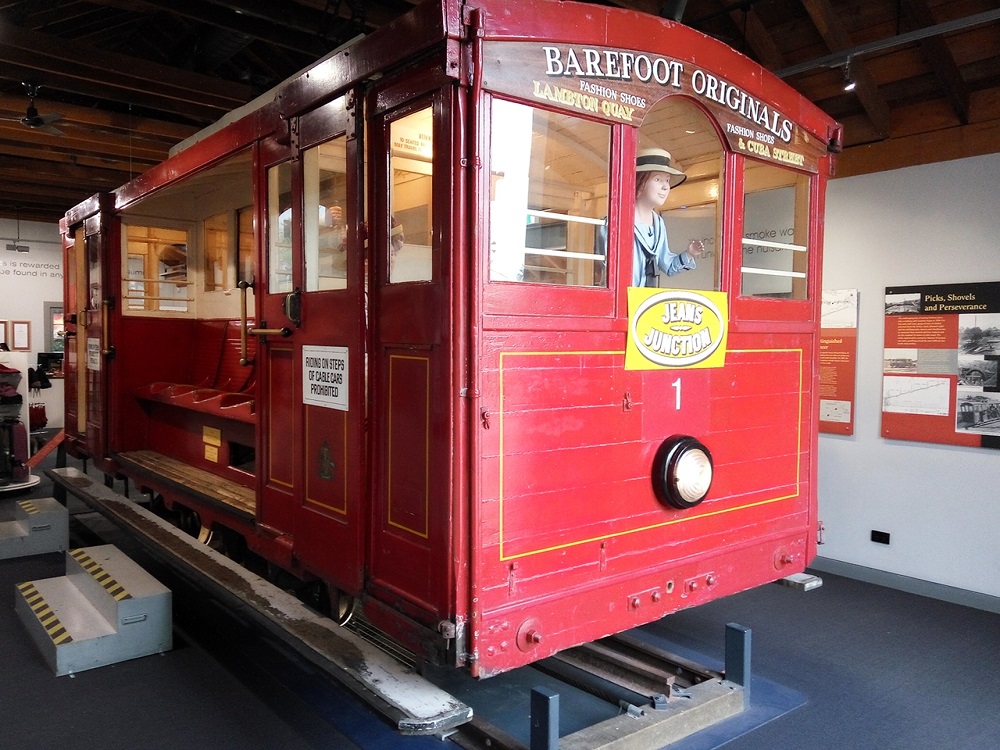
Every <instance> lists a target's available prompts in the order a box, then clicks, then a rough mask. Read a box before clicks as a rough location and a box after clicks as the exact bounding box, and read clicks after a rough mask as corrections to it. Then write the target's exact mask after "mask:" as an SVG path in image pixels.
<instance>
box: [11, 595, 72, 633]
mask: <svg viewBox="0 0 1000 750" xmlns="http://www.w3.org/2000/svg"><path fill="white" fill-rule="evenodd" d="M17 590H18V591H20V592H21V596H23V597H24V600H25V601H26V602H27V603H28V606H29V607H31V611H32V612H34V613H35V617H37V618H38V622H40V623H41V624H42V627H43V628H45V632H46V633H48V635H49V638H51V639H52V642H53V643H54V644H56V645H57V646H61V645H62V644H64V643H70V642H72V640H73V636H71V635H70V634H69V632H68V631H67V630H66V627H65V626H64V625H63V624H62V623H61V622H59V618H58V617H56V614H55V612H53V611H52V607H50V606H49V603H48V602H47V601H45V598H44V597H43V596H42V595H41V594H39V593H38V589H36V588H35V584H34V583H32V582H31V581H27V582H25V583H19V584H17Z"/></svg>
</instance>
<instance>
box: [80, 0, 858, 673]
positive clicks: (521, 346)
mask: <svg viewBox="0 0 1000 750" xmlns="http://www.w3.org/2000/svg"><path fill="white" fill-rule="evenodd" d="M839 143H840V128H839V126H838V125H837V124H836V123H835V122H833V121H832V120H831V119H830V118H828V117H827V116H826V115H824V114H823V113H822V112H820V111H819V110H818V109H816V108H815V107H814V106H812V105H811V104H810V103H809V102H807V101H806V100H804V99H803V98H802V97H800V96H799V95H798V94H797V93H796V92H794V91H793V90H792V89H791V88H789V87H788V86H786V85H785V84H783V83H782V82H780V81H779V80H778V79H776V78H774V77H773V76H772V75H771V74H769V73H768V72H766V71H765V70H763V69H762V68H761V67H760V66H758V65H757V64H755V63H753V62H752V61H750V60H748V59H746V58H744V57H742V56H740V55H739V54H737V53H736V52H735V51H733V50H731V49H729V48H728V47H726V46H725V45H723V44H721V43H719V42H717V41H715V40H713V39H710V38H708V37H705V36H703V35H701V34H699V33H698V32H695V31H693V30H691V29H689V28H686V27H684V26H682V25H680V24H677V23H673V22H670V21H666V20H662V19H657V18H652V17H649V16H645V15H642V14H638V13H635V12H630V11H624V10H620V9H609V8H604V7H599V6H593V5H582V4H576V3H571V2H558V3H557V2H547V1H546V2H539V1H535V0H531V1H530V2H529V0H504V1H503V2H500V1H499V0H472V1H470V2H458V1H457V0H439V1H432V2H426V3H424V4H422V5H420V6H417V7H416V8H415V9H414V10H413V11H411V12H410V13H408V14H407V15H405V16H402V17H400V18H399V19H397V20H396V21H394V22H392V23H390V24H388V25H387V26H386V27H384V28H383V29H381V30H379V31H378V32H376V33H375V34H372V35H371V36H370V37H368V38H365V39H362V40H360V41H357V42H355V43H353V44H352V45H350V46H349V47H347V48H344V49H341V50H337V51H335V52H333V53H331V54H330V55H329V56H328V57H326V58H324V59H323V60H320V61H318V62H317V63H316V64H315V65H314V66H313V67H312V68H310V69H309V70H308V71H305V72H303V73H302V74H301V75H300V76H298V77H296V78H295V79H292V80H291V81H289V82H288V83H286V84H285V85H283V86H282V87H280V88H279V89H278V90H277V91H276V92H274V95H273V96H271V97H267V98H266V99H265V100H264V101H263V102H259V103H255V104H254V105H253V106H252V107H248V109H247V111H246V112H239V113H235V114H234V116H233V117H232V118H229V119H228V120H227V124H224V125H220V126H219V127H217V128H215V129H212V130H211V131H210V132H206V133H204V134H202V135H201V137H200V138H198V139H196V140H195V141H193V142H192V143H190V144H185V145H184V147H183V148H180V149H179V150H177V152H176V153H175V154H174V155H172V156H171V157H170V159H168V160H167V161H166V162H164V163H163V164H161V165H160V166H158V167H156V168H154V169H152V170H150V171H149V172H147V173H146V174H144V175H141V176H140V177H137V178H136V179H134V180H133V181H131V182H130V183H128V184H126V185H124V186H122V187H121V188H119V189H118V190H116V191H113V192H112V193H109V194H102V195H98V196H94V197H93V198H92V199H90V200H88V201H85V202H83V203H81V204H80V205H78V206H76V207H74V208H73V209H71V210H70V211H69V212H68V213H67V215H66V218H65V219H64V220H63V222H62V231H63V241H64V255H65V263H66V274H65V278H66V282H65V309H66V310H67V311H70V314H69V316H68V323H67V353H66V361H65V367H64V371H65V375H66V378H65V384H66V409H67V414H66V425H67V427H66V445H67V448H68V450H69V452H70V453H71V454H72V455H74V456H76V457H79V458H86V459H90V460H93V462H94V463H95V465H97V466H99V467H100V468H101V469H102V470H103V471H105V472H106V473H108V474H113V475H121V476H125V477H127V478H129V480H130V481H131V482H132V483H133V484H134V485H135V486H136V487H138V488H141V489H142V490H143V491H145V492H146V493H148V495H149V496H150V497H151V498H152V501H153V504H154V506H156V507H157V508H159V510H160V511H161V512H162V513H164V514H167V515H170V516H171V517H173V518H174V519H175V520H176V521H177V522H178V523H180V524H181V526H182V527H183V528H185V529H187V530H188V531H189V532H190V533H191V534H192V535H194V536H197V537H199V539H201V540H202V541H204V542H205V543H207V544H212V545H213V546H215V547H217V548H218V549H220V550H222V551H224V552H225V553H226V554H228V555H230V556H231V557H233V558H234V559H238V560H240V561H243V562H245V563H247V564H248V565H249V566H251V567H253V568H254V569H258V570H261V571H267V572H268V573H269V574H270V575H272V576H274V575H277V576H282V577H283V579H287V580H291V581H293V582H294V585H295V586H296V587H297V588H299V589H300V590H301V592H302V594H303V596H305V597H306V598H307V599H308V600H309V601H311V602H312V603H313V604H315V605H317V606H320V607H323V608H325V609H326V610H327V611H329V613H330V615H331V617H333V618H334V619H337V620H338V621H341V622H344V623H350V625H351V626H358V627H359V628H360V630H359V632H360V631H364V632H369V631H372V632H374V631H379V632H380V634H381V636H382V637H386V638H388V639H389V640H391V641H393V642H395V643H397V644H399V645H400V646H402V647H403V648H405V649H407V650H409V651H411V652H413V653H414V654H415V655H416V658H417V659H419V660H425V661H427V662H430V663H433V664H437V665H449V666H455V667H463V668H465V669H467V670H468V671H469V672H471V673H472V674H473V675H474V676H478V677H488V676H490V675H493V674H497V673H499V672H502V671H505V670H509V669H513V668H515V667H518V666H521V665H524V664H528V663H531V662H533V661H535V660H537V659H540V658H544V657H546V656H548V655H551V654H553V653H555V652H557V651H559V650H562V649H565V648H569V647H571V646H574V645H578V644H580V643H584V642H587V641H591V640H594V639H597V638H600V637H603V636H606V635H609V634H612V633H617V632H620V631H623V630H626V629H629V628H632V627H635V626H638V625H641V624H643V623H648V622H650V621H653V620H655V619H658V618H661V617H663V616H665V615H667V614H669V613H671V612H674V611H677V610H679V609H682V608H686V607H690V606H696V605H698V604H702V603H705V602H708V601H711V600H713V599H715V598H718V597H721V596H726V595H728V594H732V593H735V592H738V591H741V590H744V589H746V588H749V587H752V586H756V585H760V584H763V583H767V582H770V581H774V580H777V579H780V578H783V577H785V576H788V575H791V574H793V573H799V572H802V571H803V570H804V569H805V567H806V565H807V564H808V562H809V561H810V560H811V558H812V557H813V556H814V555H815V550H816V536H817V527H818V520H817V516H816V497H817V495H816V476H817V473H816V443H817V437H816V436H817V398H818V392H817V379H818V369H817V352H818V334H819V309H820V308H819V302H820V289H821V287H820V270H821V257H822V241H823V236H822V232H823V201H824V193H825V185H826V180H827V179H828V177H829V175H830V174H831V172H832V160H833V156H832V154H833V153H835V152H836V151H837V150H838V148H839ZM661 152H662V153H667V157H661V156H657V158H669V159H670V165H671V169H674V170H675V171H677V172H681V171H683V173H684V177H685V178H686V179H685V181H684V182H683V184H680V185H678V186H677V187H674V188H671V189H670V191H669V196H668V197H667V198H666V203H665V205H664V206H663V207H662V209H660V210H659V211H658V214H659V216H661V217H662V219H663V225H662V226H663V229H662V230H660V229H657V231H662V232H665V233H666V236H667V237H668V238H669V246H670V248H671V249H672V250H673V252H674V253H678V251H679V250H680V249H681V248H686V247H688V246H689V244H690V243H692V242H695V243H697V244H696V245H694V247H702V248H703V251H701V252H700V256H699V257H697V258H695V257H693V256H692V255H687V256H686V257H685V256H684V255H683V254H682V255H681V258H682V261H683V264H682V265H683V266H684V270H679V271H678V272H677V273H676V274H674V275H669V276H668V275H665V274H663V273H661V274H659V275H657V276H655V277H654V276H652V275H651V276H649V277H648V280H649V282H650V284H652V285H647V284H646V283H645V282H646V280H647V279H642V283H641V284H640V283H637V279H640V277H641V274H640V275H639V276H637V275H636V273H637V272H636V271H634V265H635V264H636V262H637V261H636V260H635V258H636V257H640V258H641V257H642V256H637V253H638V251H637V250H636V241H637V238H636V236H635V232H636V231H638V230H637V229H636V223H635V217H636V212H635V205H636V188H637V184H639V182H641V179H640V176H639V175H641V172H642V171H643V170H641V169H640V170H639V171H638V172H637V159H639V160H640V163H641V159H642V158H644V155H646V154H649V153H655V154H660V153H661ZM664 164H666V162H664ZM661 166H662V165H661ZM646 171H656V170H646ZM654 224H655V222H654ZM655 225H656V226H659V224H655ZM653 226H654V225H649V231H650V232H651V233H652V231H653ZM645 228H646V227H645V225H643V230H645ZM650 236H652V234H651V235H650ZM73 311H75V312H73Z"/></svg>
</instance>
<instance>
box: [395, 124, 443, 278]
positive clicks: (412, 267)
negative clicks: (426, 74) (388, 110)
mask: <svg viewBox="0 0 1000 750" xmlns="http://www.w3.org/2000/svg"><path fill="white" fill-rule="evenodd" d="M432 124H433V118H432V117H431V109H430V107H428V108H426V109H422V110H420V111H419V112H414V113H413V114H410V115H407V116H406V117H402V118H400V119H398V120H394V121H393V122H392V124H391V125H390V126H389V138H390V141H391V152H390V155H389V173H390V174H391V175H392V179H391V181H390V184H389V190H390V193H389V228H388V229H389V266H388V267H389V281H390V282H391V283H396V282H401V281H430V280H431V279H432V278H433V265H432V262H431V257H432V256H431V217H432V216H433V213H432V208H433V191H432V185H433V180H432V178H433V158H434V132H433V129H432Z"/></svg>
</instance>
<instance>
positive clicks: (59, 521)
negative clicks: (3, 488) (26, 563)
mask: <svg viewBox="0 0 1000 750" xmlns="http://www.w3.org/2000/svg"><path fill="white" fill-rule="evenodd" d="M68 547H69V513H67V511H66V507H65V506H63V505H62V504H60V503H59V502H58V501H56V499H55V498H51V497H43V498H38V499H36V500H2V501H0V560H9V559H11V558H14V557H25V556H27V555H44V554H46V553H48V552H62V551H63V550H65V549H66V548H68Z"/></svg>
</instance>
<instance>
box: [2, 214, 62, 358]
mask: <svg viewBox="0 0 1000 750" xmlns="http://www.w3.org/2000/svg"><path fill="white" fill-rule="evenodd" d="M8 245H12V246H14V247H21V248H24V247H27V248H28V250H27V252H18V251H16V250H9V249H7V246H8ZM62 280H63V273H62V249H61V245H60V242H59V226H58V225H57V224H42V223H39V222H33V221H21V222H17V221H13V220H8V219H0V321H4V320H5V321H7V337H8V339H7V344H8V345H11V344H12V342H11V340H10V337H11V325H10V324H11V322H12V321H15V320H16V321H28V322H29V323H30V324H31V325H30V327H29V334H30V341H29V344H30V352H29V356H28V362H30V363H31V365H32V366H34V364H35V362H36V361H37V356H36V355H37V354H38V352H44V351H50V349H47V348H46V347H47V346H49V345H50V344H51V345H52V346H54V347H55V348H57V349H58V346H59V344H58V343H55V342H52V341H51V333H50V334H49V335H48V336H47V335H46V333H47V332H48V331H50V326H49V324H48V322H47V320H46V305H50V306H58V307H62V296H63V290H62Z"/></svg>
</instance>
